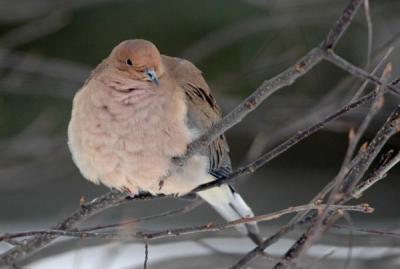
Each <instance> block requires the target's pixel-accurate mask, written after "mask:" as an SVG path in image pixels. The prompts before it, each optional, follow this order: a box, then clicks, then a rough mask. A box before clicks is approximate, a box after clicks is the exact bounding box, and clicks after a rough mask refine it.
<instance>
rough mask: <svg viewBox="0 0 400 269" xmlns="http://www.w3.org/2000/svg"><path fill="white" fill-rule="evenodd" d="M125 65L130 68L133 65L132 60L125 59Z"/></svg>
mask: <svg viewBox="0 0 400 269" xmlns="http://www.w3.org/2000/svg"><path fill="white" fill-rule="evenodd" d="M126 64H127V65H130V66H132V65H133V63H132V60H131V59H129V58H128V59H126Z"/></svg>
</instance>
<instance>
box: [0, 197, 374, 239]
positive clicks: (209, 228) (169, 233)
mask: <svg viewBox="0 0 400 269" xmlns="http://www.w3.org/2000/svg"><path fill="white" fill-rule="evenodd" d="M325 206H326V205H324V204H309V205H301V206H295V207H289V208H287V209H283V210H279V211H276V212H273V213H269V214H264V215H259V216H255V217H249V218H241V219H238V220H234V221H230V222H227V223H224V224H213V223H207V224H203V225H199V226H195V227H188V228H179V229H170V230H163V231H159V232H151V233H143V232H137V233H134V234H129V233H128V234H126V233H123V232H111V231H110V232H102V233H99V232H87V231H79V230H58V229H49V230H37V231H27V232H19V233H12V234H5V235H2V236H0V241H3V240H8V239H14V238H19V237H27V236H34V235H52V236H55V235H58V236H68V237H78V238H80V239H93V238H96V239H108V240H126V239H140V240H155V239H162V238H166V237H176V236H182V235H189V234H194V233H200V232H217V231H222V230H226V229H229V228H233V227H235V226H237V225H241V224H246V223H250V222H255V221H256V222H265V221H271V220H275V219H277V218H280V217H282V216H284V215H287V214H292V213H296V212H300V211H304V210H310V209H314V210H317V209H321V208H323V207H325ZM329 208H330V209H331V210H342V211H356V212H362V213H372V212H373V208H371V207H370V206H369V205H368V204H360V205H332V206H329Z"/></svg>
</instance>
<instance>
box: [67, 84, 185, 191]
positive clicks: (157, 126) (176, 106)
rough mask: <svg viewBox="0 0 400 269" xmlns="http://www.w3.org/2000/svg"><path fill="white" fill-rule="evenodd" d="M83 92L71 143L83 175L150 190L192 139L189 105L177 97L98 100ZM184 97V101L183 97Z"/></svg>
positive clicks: (116, 185)
mask: <svg viewBox="0 0 400 269" xmlns="http://www.w3.org/2000/svg"><path fill="white" fill-rule="evenodd" d="M86 94H88V93H87V92H82V91H81V92H80V93H79V94H78V95H77V97H76V100H75V101H74V108H73V115H72V119H71V122H70V126H69V145H70V148H71V151H72V153H73V158H74V161H75V163H76V164H77V166H78V167H79V169H80V170H81V172H82V174H83V175H84V176H85V177H86V178H87V179H89V180H91V181H94V182H98V181H100V182H102V183H103V184H105V185H107V186H110V187H114V188H117V189H124V188H128V189H130V190H131V191H132V192H137V190H139V189H142V190H146V189H147V188H148V187H149V186H153V185H154V184H155V182H157V181H158V179H159V178H160V177H161V176H163V175H164V174H165V173H166V172H167V171H168V170H169V168H170V164H171V163H170V162H171V157H173V156H179V155H182V154H184V152H185V151H186V147H187V144H188V143H190V141H191V140H192V138H191V134H190V131H189V130H188V128H187V127H186V124H185V117H186V105H185V103H184V102H183V98H179V96H163V95H149V96H146V95H145V94H143V93H140V94H141V96H139V97H137V96H136V97H135V98H129V96H125V97H123V95H121V93H117V94H118V95H119V96H117V97H118V98H110V97H108V99H103V100H99V99H95V100H93V98H91V97H90V96H85V95H86ZM181 100H182V101H181Z"/></svg>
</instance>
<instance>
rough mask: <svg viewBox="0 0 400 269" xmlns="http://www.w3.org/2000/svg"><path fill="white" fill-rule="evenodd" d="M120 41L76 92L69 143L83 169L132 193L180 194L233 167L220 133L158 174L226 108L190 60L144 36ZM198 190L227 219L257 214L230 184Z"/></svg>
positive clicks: (90, 176) (97, 179)
mask: <svg viewBox="0 0 400 269" xmlns="http://www.w3.org/2000/svg"><path fill="white" fill-rule="evenodd" d="M132 42H133V43H132ZM119 46H121V47H122V49H121V48H119V49H118V47H117V48H116V49H114V50H113V52H112V53H111V55H110V57H109V58H107V59H105V60H104V61H103V62H102V63H101V64H100V65H99V66H98V67H97V68H96V69H95V70H94V71H93V72H92V75H91V77H90V78H89V79H88V80H87V81H86V83H85V85H84V86H83V87H82V89H81V90H80V91H79V92H78V93H77V94H76V96H75V98H74V102H73V110H72V117H71V121H70V124H69V129H68V136H69V147H70V149H71V152H72V156H73V159H74V162H75V163H76V165H77V166H78V168H79V169H80V171H81V173H82V174H83V176H84V177H85V178H87V179H88V180H90V181H92V182H95V183H100V182H101V183H103V184H105V185H107V186H109V187H112V188H116V189H119V190H122V191H129V192H130V193H131V194H133V195H134V194H137V193H138V192H139V191H145V192H150V193H152V194H154V195H157V194H177V195H183V194H186V193H188V192H190V191H191V190H192V189H194V188H195V187H197V186H199V185H201V184H203V183H206V182H209V181H212V180H215V177H214V176H213V175H212V174H215V173H217V174H218V171H224V172H226V171H230V169H231V164H230V159H229V148H228V145H227V143H226V140H225V137H224V136H220V137H219V138H218V139H216V140H215V141H213V142H212V143H211V144H210V145H209V146H208V148H206V149H204V150H202V151H201V152H199V153H197V154H196V155H194V156H193V157H191V158H190V159H189V160H188V161H187V163H186V164H185V165H184V167H181V168H178V169H177V170H175V172H174V173H172V174H171V175H170V176H169V177H167V178H165V179H164V180H162V181H160V179H162V178H163V177H164V176H165V175H166V173H167V172H168V171H170V169H171V167H172V158H173V157H175V156H181V155H183V154H184V153H185V151H186V149H187V146H188V144H190V142H192V141H193V140H194V139H195V138H196V137H198V136H199V135H201V134H202V133H204V132H205V131H206V130H207V129H208V128H210V127H211V126H212V125H213V124H214V123H215V122H217V121H218V120H219V119H220V118H221V112H220V109H219V107H218V106H217V104H216V102H215V100H214V98H213V97H212V95H211V93H210V90H209V87H208V85H207V83H206V82H205V80H204V79H203V77H202V75H201V72H200V71H199V70H198V69H197V68H196V67H195V66H194V65H193V64H191V63H190V62H189V61H186V60H183V59H179V58H173V57H168V56H164V55H162V56H161V55H159V54H158V50H156V49H155V47H154V45H152V44H151V43H150V45H149V42H147V41H142V40H134V41H125V43H122V45H119ZM146 50H149V51H146ZM154 50H155V51H154ZM132 55H133V56H132ZM126 57H131V58H132V57H134V59H133V61H134V62H136V69H135V70H134V71H132V70H131V69H129V67H126V66H124V65H123V64H124V63H125V61H126V59H125V58H126ZM131 58H129V59H128V60H129V61H131ZM150 60H151V61H150ZM129 61H128V64H129ZM149 61H150V63H149ZM129 66H130V64H129ZM149 66H150V67H151V70H153V69H154V70H156V71H154V73H153V74H154V75H158V77H156V79H157V85H155V84H154V83H151V81H148V79H146V78H145V77H140V74H141V73H140V72H145V71H144V70H150V69H148V68H150V67H149ZM129 72H131V73H129ZM158 84H159V85H158ZM199 195H200V196H201V197H202V198H203V199H205V200H206V201H207V202H209V203H210V204H211V205H213V207H214V208H215V209H216V210H217V211H218V212H219V213H220V214H221V215H223V216H224V217H225V218H226V219H228V220H234V219H237V218H241V217H246V216H253V213H252V211H251V210H250V208H249V207H248V206H247V205H246V203H245V202H244V201H243V200H242V198H241V197H240V196H239V195H238V194H237V193H235V192H233V189H232V188H231V187H230V186H228V185H222V186H221V187H218V188H213V189H210V190H206V191H203V192H200V193H199ZM240 229H242V230H243V231H247V230H246V229H245V227H244V226H242V227H241V228H240ZM251 229H252V230H251V231H247V232H249V233H253V234H255V233H257V232H258V231H257V227H256V226H255V223H254V224H253V226H252V228H251Z"/></svg>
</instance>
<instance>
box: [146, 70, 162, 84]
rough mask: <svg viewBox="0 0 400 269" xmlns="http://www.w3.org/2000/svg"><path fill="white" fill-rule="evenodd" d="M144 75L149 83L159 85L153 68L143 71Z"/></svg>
mask: <svg viewBox="0 0 400 269" xmlns="http://www.w3.org/2000/svg"><path fill="white" fill-rule="evenodd" d="M144 74H145V75H146V76H147V77H148V78H149V80H150V81H151V82H153V83H154V84H156V85H157V86H158V85H160V81H159V80H158V77H157V74H156V71H154V69H153V68H147V69H146V70H144Z"/></svg>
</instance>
